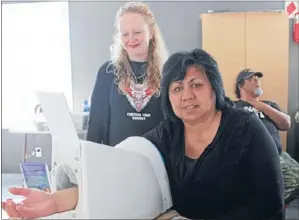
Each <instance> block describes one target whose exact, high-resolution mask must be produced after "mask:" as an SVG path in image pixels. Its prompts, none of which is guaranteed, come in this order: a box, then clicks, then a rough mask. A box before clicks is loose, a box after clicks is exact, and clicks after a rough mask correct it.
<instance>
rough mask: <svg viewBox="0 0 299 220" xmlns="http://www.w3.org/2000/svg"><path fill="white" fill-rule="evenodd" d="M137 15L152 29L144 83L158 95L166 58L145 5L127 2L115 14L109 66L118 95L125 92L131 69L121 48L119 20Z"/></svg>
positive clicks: (159, 34) (156, 29)
mask: <svg viewBox="0 0 299 220" xmlns="http://www.w3.org/2000/svg"><path fill="white" fill-rule="evenodd" d="M128 12H129V13H138V14H140V15H142V16H143V18H144V20H145V21H146V23H147V25H148V26H149V27H150V28H151V29H152V31H153V36H152V39H151V40H150V42H149V49H148V67H147V76H146V78H145V82H146V84H147V85H148V87H150V88H151V89H153V91H155V93H156V94H157V95H158V94H159V93H160V79H161V72H162V67H163V64H164V63H165V61H166V59H167V58H168V52H167V49H166V47H165V43H164V39H163V37H162V34H161V32H160V29H159V27H158V25H157V23H156V20H155V17H154V15H153V13H152V12H151V10H150V9H149V7H148V6H147V4H145V3H142V2H127V3H125V4H124V5H123V6H122V7H121V8H120V9H119V10H118V12H117V14H116V21H115V28H116V33H115V36H114V42H113V44H112V46H111V48H110V49H111V64H112V66H113V72H114V74H115V75H116V79H115V83H116V84H117V85H118V88H119V91H120V93H123V92H124V91H125V88H127V87H128V86H129V85H130V82H132V80H133V78H132V77H133V76H132V72H131V71H132V69H131V67H130V63H129V57H128V54H127V52H126V51H125V50H124V49H123V48H122V45H121V40H120V33H119V30H118V22H119V18H120V17H121V16H123V15H124V14H125V13H128Z"/></svg>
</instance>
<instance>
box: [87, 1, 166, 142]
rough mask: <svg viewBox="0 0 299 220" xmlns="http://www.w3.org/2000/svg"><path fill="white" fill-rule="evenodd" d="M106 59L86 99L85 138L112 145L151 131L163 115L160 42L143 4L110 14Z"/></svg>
mask: <svg viewBox="0 0 299 220" xmlns="http://www.w3.org/2000/svg"><path fill="white" fill-rule="evenodd" d="M115 26H116V34H115V39H114V44H113V45H112V47H111V60H110V61H108V62H106V63H105V64H104V65H102V66H101V67H100V69H99V71H98V75H97V79H96V83H95V86H94V89H93V92H92V96H91V108H90V115H89V128H88V133H87V140H88V141H92V142H96V143H103V144H106V145H110V146H115V145H116V144H118V143H119V142H121V141H123V140H124V139H125V138H127V137H129V136H138V135H142V134H144V133H146V132H147V131H149V130H151V129H152V128H154V127H155V126H156V125H157V124H158V123H159V122H160V121H161V120H163V114H162V112H161V104H160V102H161V101H160V97H159V95H160V79H161V69H162V66H163V64H164V62H165V60H166V59H167V51H166V48H165V45H164V40H163V38H162V35H161V33H160V30H159V28H158V25H157V23H156V20H155V18H154V15H153V13H152V12H151V11H150V9H149V8H148V6H147V5H146V4H145V3H141V2H127V3H125V4H124V5H123V6H122V7H121V8H120V9H119V11H118V12H117V14H116V23H115Z"/></svg>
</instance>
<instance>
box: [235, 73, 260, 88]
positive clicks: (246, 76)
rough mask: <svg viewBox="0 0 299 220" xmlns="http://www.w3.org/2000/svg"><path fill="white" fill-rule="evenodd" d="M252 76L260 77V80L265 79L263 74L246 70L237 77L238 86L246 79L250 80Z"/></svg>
mask: <svg viewBox="0 0 299 220" xmlns="http://www.w3.org/2000/svg"><path fill="white" fill-rule="evenodd" d="M251 76H258V77H259V78H261V77H263V73H261V72H255V71H253V70H251V69H244V70H242V71H241V72H240V73H239V74H238V76H237V82H236V84H237V85H238V84H240V83H242V82H243V81H244V80H245V79H249V78H250V77H251Z"/></svg>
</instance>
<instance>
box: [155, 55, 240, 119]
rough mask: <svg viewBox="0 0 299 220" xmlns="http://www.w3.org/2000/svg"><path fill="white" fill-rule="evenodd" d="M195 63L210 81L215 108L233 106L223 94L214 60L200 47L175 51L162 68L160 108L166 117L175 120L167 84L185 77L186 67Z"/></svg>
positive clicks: (220, 108) (219, 74) (221, 108)
mask: <svg viewBox="0 0 299 220" xmlns="http://www.w3.org/2000/svg"><path fill="white" fill-rule="evenodd" d="M193 65H195V66H196V67H198V68H199V69H200V70H203V71H204V73H205V74H206V76H207V78H208V80H209V81H210V83H211V86H212V89H213V90H214V92H215V95H216V109H217V110H223V109H224V108H226V107H229V106H233V105H234V104H233V102H232V101H231V100H230V99H229V98H228V97H226V96H225V91H224V87H223V82H222V77H221V73H220V71H219V68H218V64H217V62H216V60H215V59H214V58H213V57H212V56H211V55H210V54H209V53H207V52H206V51H204V50H202V49H194V50H192V51H190V52H177V53H174V54H172V55H171V56H170V57H169V58H168V60H167V61H166V62H165V64H164V66H163V69H162V79H161V100H162V109H163V113H164V115H165V117H166V118H169V119H171V120H177V119H178V117H177V116H176V115H175V113H174V112H173V109H172V106H171V104H170V100H169V86H170V84H171V83H172V82H175V81H181V80H183V79H184V78H185V76H186V72H187V68H188V67H189V66H193Z"/></svg>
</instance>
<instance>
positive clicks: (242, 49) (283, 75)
mask: <svg viewBox="0 0 299 220" xmlns="http://www.w3.org/2000/svg"><path fill="white" fill-rule="evenodd" d="M201 19H202V47H203V49H204V50H206V51H207V52H209V53H211V54H212V55H213V57H214V58H215V59H216V60H217V62H218V64H219V68H220V70H221V72H222V77H223V82H224V87H225V91H226V95H227V96H229V97H230V98H232V99H233V100H235V99H236V96H235V93H234V89H235V80H236V77H237V74H238V73H239V72H240V71H241V70H242V69H244V68H251V69H253V70H255V71H260V72H263V73H264V77H263V78H262V79H261V83H262V88H263V90H264V94H263V95H262V97H261V99H263V100H272V101H275V102H276V103H277V104H278V105H279V106H280V107H281V109H282V110H284V111H286V112H287V108H288V78H289V19H288V16H287V14H286V13H284V12H227V13H226V12H224V13H209V14H202V15H201ZM281 138H282V145H283V148H284V150H285V149H286V132H281Z"/></svg>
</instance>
